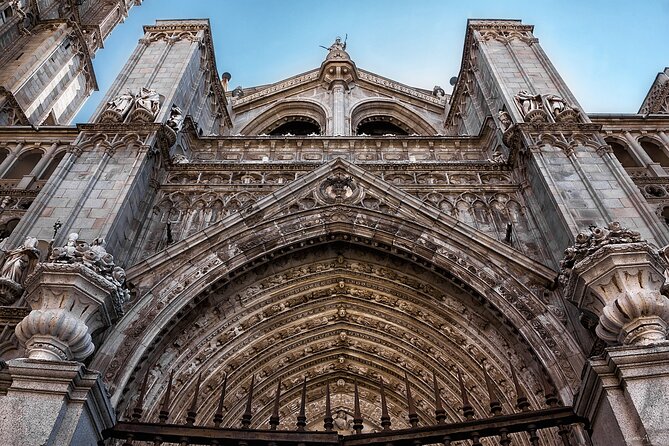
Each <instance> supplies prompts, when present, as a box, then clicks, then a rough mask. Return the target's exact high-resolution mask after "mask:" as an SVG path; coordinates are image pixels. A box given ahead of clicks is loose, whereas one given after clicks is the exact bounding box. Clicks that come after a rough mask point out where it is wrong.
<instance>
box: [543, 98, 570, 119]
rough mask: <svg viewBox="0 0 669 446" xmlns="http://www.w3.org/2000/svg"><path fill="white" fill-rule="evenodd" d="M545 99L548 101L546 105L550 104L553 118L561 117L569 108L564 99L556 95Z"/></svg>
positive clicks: (549, 107)
mask: <svg viewBox="0 0 669 446" xmlns="http://www.w3.org/2000/svg"><path fill="white" fill-rule="evenodd" d="M544 99H545V100H546V104H548V109H549V110H550V111H551V113H553V116H557V115H559V114H560V113H562V112H563V111H564V110H565V109H566V108H567V104H566V103H565V101H564V99H562V98H561V97H560V96H558V95H556V94H547V95H544Z"/></svg>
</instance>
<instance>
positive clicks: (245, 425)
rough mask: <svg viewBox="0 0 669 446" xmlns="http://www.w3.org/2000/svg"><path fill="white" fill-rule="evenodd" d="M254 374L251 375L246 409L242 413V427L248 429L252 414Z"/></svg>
mask: <svg viewBox="0 0 669 446" xmlns="http://www.w3.org/2000/svg"><path fill="white" fill-rule="evenodd" d="M255 378H256V377H255V375H252V376H251V385H250V386H249V395H248V399H247V400H246V410H245V411H244V414H243V415H242V429H248V428H249V427H250V426H251V417H252V416H253V413H252V412H251V409H252V404H253V384H254V382H255Z"/></svg>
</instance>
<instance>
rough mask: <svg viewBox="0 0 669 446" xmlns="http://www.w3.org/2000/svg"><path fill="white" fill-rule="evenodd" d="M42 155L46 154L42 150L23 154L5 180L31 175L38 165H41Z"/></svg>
mask: <svg viewBox="0 0 669 446" xmlns="http://www.w3.org/2000/svg"><path fill="white" fill-rule="evenodd" d="M42 155H44V153H42V151H41V150H30V151H28V152H24V153H22V154H21V155H19V157H18V158H17V159H16V161H14V164H12V167H10V169H9V170H8V171H7V173H6V174H5V178H8V179H20V178H23V177H24V176H26V175H30V173H31V172H32V171H33V169H34V168H35V166H36V165H37V163H39V160H41V159H42Z"/></svg>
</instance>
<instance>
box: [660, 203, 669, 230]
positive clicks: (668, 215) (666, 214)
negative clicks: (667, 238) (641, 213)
mask: <svg viewBox="0 0 669 446" xmlns="http://www.w3.org/2000/svg"><path fill="white" fill-rule="evenodd" d="M662 218H664V222H665V223H666V224H667V226H669V206H665V207H663V208H662Z"/></svg>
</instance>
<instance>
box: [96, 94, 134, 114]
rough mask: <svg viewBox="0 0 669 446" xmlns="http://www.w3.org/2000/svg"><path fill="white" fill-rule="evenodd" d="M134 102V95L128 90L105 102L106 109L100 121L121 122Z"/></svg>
mask: <svg viewBox="0 0 669 446" xmlns="http://www.w3.org/2000/svg"><path fill="white" fill-rule="evenodd" d="M134 102H135V95H133V94H132V93H131V92H130V91H129V90H128V91H126V92H125V93H121V94H120V95H118V96H116V97H115V98H114V99H112V100H111V101H109V102H107V109H106V110H105V111H104V112H103V114H102V118H101V120H102V121H111V122H122V121H123V120H124V119H125V117H126V115H127V114H128V112H129V111H130V108H131V107H132V106H133V104H134Z"/></svg>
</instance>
